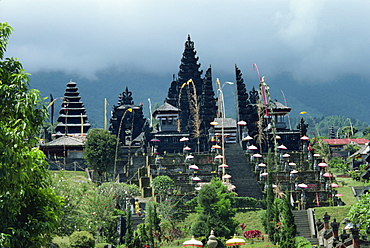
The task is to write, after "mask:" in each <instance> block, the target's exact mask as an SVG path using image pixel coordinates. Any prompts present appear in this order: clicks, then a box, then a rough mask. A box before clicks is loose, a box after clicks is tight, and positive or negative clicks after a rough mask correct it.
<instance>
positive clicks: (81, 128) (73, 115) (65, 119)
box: [55, 81, 91, 136]
mask: <svg viewBox="0 0 370 248" xmlns="http://www.w3.org/2000/svg"><path fill="white" fill-rule="evenodd" d="M57 121H58V122H59V123H58V125H57V127H56V129H55V131H56V132H57V136H62V135H81V136H82V135H86V134H87V131H88V130H89V128H90V126H91V125H90V123H89V122H88V118H87V115H86V109H85V106H84V104H83V102H82V101H81V96H80V92H78V88H77V84H76V83H75V82H72V81H70V82H69V83H67V88H66V91H65V93H64V97H63V103H62V107H61V109H60V111H59V117H58V120H57Z"/></svg>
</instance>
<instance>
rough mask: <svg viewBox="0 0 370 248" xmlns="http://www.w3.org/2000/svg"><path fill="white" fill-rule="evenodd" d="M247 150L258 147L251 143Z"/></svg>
mask: <svg viewBox="0 0 370 248" xmlns="http://www.w3.org/2000/svg"><path fill="white" fill-rule="evenodd" d="M248 150H258V148H257V146H255V145H251V146H248Z"/></svg>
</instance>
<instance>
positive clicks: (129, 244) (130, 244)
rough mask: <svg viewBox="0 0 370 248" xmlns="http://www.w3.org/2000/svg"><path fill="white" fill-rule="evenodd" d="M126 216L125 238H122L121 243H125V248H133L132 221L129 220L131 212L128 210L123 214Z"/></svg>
mask: <svg viewBox="0 0 370 248" xmlns="http://www.w3.org/2000/svg"><path fill="white" fill-rule="evenodd" d="M125 213H126V214H125V216H126V232H125V236H124V237H123V242H124V243H125V245H126V247H127V248H134V247H135V246H134V231H133V227H132V220H131V210H130V209H129V208H128V209H127V210H126V212H125Z"/></svg>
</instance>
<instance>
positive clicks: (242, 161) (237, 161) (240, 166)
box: [225, 143, 262, 199]
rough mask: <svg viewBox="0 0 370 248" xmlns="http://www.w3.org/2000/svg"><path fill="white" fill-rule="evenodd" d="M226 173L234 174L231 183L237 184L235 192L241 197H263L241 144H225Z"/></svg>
mask: <svg viewBox="0 0 370 248" xmlns="http://www.w3.org/2000/svg"><path fill="white" fill-rule="evenodd" d="M225 158H226V164H227V165H229V167H228V168H226V173H228V174H230V175H231V176H232V178H231V183H232V184H233V185H235V187H236V189H235V192H236V193H237V194H238V196H240V197H246V196H248V197H253V198H256V199H262V191H261V188H260V186H259V185H258V182H257V179H256V178H255V175H254V173H253V170H252V166H251V165H250V164H249V163H248V160H247V158H246V156H245V152H244V151H243V149H242V148H241V147H240V146H239V144H237V143H234V144H230V143H229V144H225Z"/></svg>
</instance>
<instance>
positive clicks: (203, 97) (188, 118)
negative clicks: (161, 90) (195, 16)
mask: <svg viewBox="0 0 370 248" xmlns="http://www.w3.org/2000/svg"><path fill="white" fill-rule="evenodd" d="M196 54H197V52H196V51H195V49H194V42H193V41H192V40H191V38H190V35H188V39H187V41H186V42H185V50H184V52H183V54H182V58H181V64H180V67H179V68H180V70H179V72H178V74H177V75H178V78H177V79H176V78H174V79H173V81H172V83H171V86H170V88H169V90H168V95H167V99H166V102H167V103H169V104H171V105H172V106H174V107H176V108H178V109H180V114H179V124H178V131H179V132H188V133H189V134H190V135H194V133H195V132H194V128H195V125H194V122H195V121H196V120H194V116H195V115H198V116H199V120H200V123H201V125H200V133H202V134H207V132H208V129H209V127H210V124H209V123H211V122H212V121H213V120H214V118H215V117H216V112H217V107H216V99H215V97H214V96H215V94H214V91H213V86H212V71H211V68H209V69H208V70H207V72H206V75H205V77H204V78H202V73H203V71H202V70H200V69H199V68H200V63H198V60H199V58H198V57H197V56H196ZM189 80H191V81H189ZM194 97H196V99H197V101H196V102H197V104H198V106H194V101H191V99H195V98H194ZM196 112H198V113H196Z"/></svg>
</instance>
